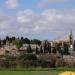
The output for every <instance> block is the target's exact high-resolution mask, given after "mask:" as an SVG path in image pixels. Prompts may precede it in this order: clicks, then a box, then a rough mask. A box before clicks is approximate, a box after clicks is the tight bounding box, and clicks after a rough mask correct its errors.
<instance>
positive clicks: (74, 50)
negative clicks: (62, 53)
mask: <svg viewBox="0 0 75 75" xmlns="http://www.w3.org/2000/svg"><path fill="white" fill-rule="evenodd" d="M74 51H75V40H74Z"/></svg>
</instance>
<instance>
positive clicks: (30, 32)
mask: <svg viewBox="0 0 75 75" xmlns="http://www.w3.org/2000/svg"><path fill="white" fill-rule="evenodd" d="M70 30H72V31H73V35H74V38H75V0H0V38H5V37H6V36H16V37H18V36H19V37H21V36H23V37H28V38H30V39H33V38H38V39H48V40H52V39H55V38H58V37H63V36H66V35H67V34H68V33H69V31H70Z"/></svg>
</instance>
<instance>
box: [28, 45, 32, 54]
mask: <svg viewBox="0 0 75 75" xmlns="http://www.w3.org/2000/svg"><path fill="white" fill-rule="evenodd" d="M32 52H33V50H32V49H31V46H30V44H29V47H28V48H27V53H32Z"/></svg>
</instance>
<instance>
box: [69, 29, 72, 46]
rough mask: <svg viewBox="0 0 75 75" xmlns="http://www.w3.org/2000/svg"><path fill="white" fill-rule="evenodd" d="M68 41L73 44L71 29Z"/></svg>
mask: <svg viewBox="0 0 75 75" xmlns="http://www.w3.org/2000/svg"><path fill="white" fill-rule="evenodd" d="M69 42H70V45H72V44H73V35H72V30H71V31H70V33H69Z"/></svg>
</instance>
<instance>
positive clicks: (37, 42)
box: [31, 39, 41, 45]
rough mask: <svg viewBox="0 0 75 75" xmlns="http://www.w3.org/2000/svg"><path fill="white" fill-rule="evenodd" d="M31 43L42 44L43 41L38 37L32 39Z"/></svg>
mask: <svg viewBox="0 0 75 75" xmlns="http://www.w3.org/2000/svg"><path fill="white" fill-rule="evenodd" d="M31 44H38V45H41V41H40V40H38V39H33V40H31Z"/></svg>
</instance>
